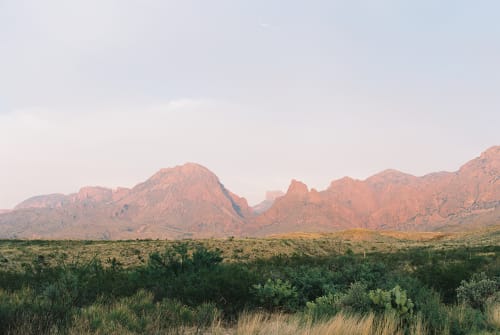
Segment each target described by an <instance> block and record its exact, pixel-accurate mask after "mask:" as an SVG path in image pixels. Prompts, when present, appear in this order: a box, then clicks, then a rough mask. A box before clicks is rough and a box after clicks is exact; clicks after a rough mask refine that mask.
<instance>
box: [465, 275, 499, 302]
mask: <svg viewBox="0 0 500 335" xmlns="http://www.w3.org/2000/svg"><path fill="white" fill-rule="evenodd" d="M499 291H500V280H499V279H498V278H495V279H491V278H488V277H487V276H486V274H484V272H481V273H476V274H474V275H473V276H472V278H471V279H470V280H469V281H465V280H463V281H462V282H461V283H460V286H459V287H458V288H457V299H458V301H459V302H461V303H465V304H468V305H470V306H471V307H473V308H477V309H480V310H481V311H484V309H485V306H486V302H487V301H488V299H490V300H491V298H494V297H495V296H496V295H497V294H498V292H499Z"/></svg>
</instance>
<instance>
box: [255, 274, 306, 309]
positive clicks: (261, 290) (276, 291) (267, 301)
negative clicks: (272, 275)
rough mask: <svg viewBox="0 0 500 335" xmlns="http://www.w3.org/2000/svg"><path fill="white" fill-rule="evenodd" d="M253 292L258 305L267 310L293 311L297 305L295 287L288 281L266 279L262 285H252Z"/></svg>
mask: <svg viewBox="0 0 500 335" xmlns="http://www.w3.org/2000/svg"><path fill="white" fill-rule="evenodd" d="M253 292H254V294H255V297H256V299H257V301H258V302H259V303H260V305H261V306H262V307H264V308H266V309H267V310H270V311H276V310H283V311H294V310H296V309H297V307H298V306H297V305H298V299H297V298H298V294H297V289H296V288H295V287H294V286H292V284H290V282H288V281H282V280H281V279H279V278H278V279H268V280H267V281H266V282H265V283H264V284H263V285H262V284H256V285H254V286H253Z"/></svg>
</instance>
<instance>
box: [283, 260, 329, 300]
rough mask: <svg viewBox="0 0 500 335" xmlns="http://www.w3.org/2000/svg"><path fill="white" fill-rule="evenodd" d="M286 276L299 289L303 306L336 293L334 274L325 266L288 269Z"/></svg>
mask: <svg viewBox="0 0 500 335" xmlns="http://www.w3.org/2000/svg"><path fill="white" fill-rule="evenodd" d="M284 276H285V277H286V278H287V280H289V281H290V283H291V284H292V286H294V287H295V288H296V289H297V293H298V300H299V303H300V304H301V305H304V304H305V303H306V302H308V301H312V300H314V299H316V298H318V297H321V296H323V295H326V294H328V293H333V292H335V291H336V289H335V284H334V281H333V277H334V274H333V273H332V272H331V271H329V270H328V268H326V267H324V266H314V267H311V266H306V265H302V266H299V267H296V268H295V267H287V268H285V270H284Z"/></svg>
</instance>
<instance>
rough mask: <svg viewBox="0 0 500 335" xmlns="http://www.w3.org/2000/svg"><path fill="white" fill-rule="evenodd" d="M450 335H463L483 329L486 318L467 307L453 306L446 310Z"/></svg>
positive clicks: (463, 305)
mask: <svg viewBox="0 0 500 335" xmlns="http://www.w3.org/2000/svg"><path fill="white" fill-rule="evenodd" d="M448 315H449V329H450V334H451V335H465V334H470V333H476V332H479V331H480V330H483V329H485V326H486V317H485V315H484V314H483V313H481V312H480V311H479V310H477V309H474V308H472V307H470V306H468V305H465V304H460V305H453V306H450V307H449V308H448Z"/></svg>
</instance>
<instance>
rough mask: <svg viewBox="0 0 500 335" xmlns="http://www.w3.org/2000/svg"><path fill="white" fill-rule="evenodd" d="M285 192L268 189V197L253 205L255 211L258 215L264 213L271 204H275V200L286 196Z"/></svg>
mask: <svg viewBox="0 0 500 335" xmlns="http://www.w3.org/2000/svg"><path fill="white" fill-rule="evenodd" d="M284 195H285V193H283V192H282V191H267V192H266V198H265V200H264V201H262V202H260V203H259V204H257V205H255V206H253V208H252V209H253V212H254V213H255V214H257V215H259V214H262V213H264V212H265V211H267V210H268V209H269V208H271V206H272V205H273V204H274V201H276V199H278V198H280V197H282V196H284Z"/></svg>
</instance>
